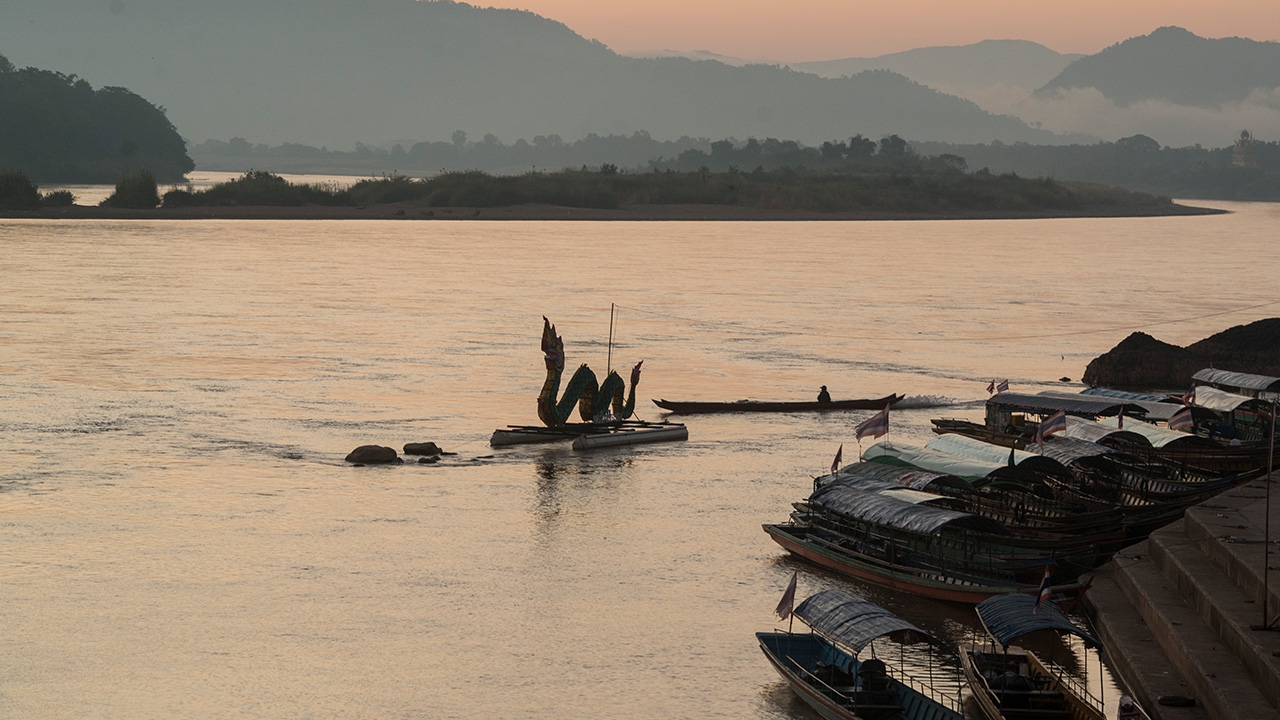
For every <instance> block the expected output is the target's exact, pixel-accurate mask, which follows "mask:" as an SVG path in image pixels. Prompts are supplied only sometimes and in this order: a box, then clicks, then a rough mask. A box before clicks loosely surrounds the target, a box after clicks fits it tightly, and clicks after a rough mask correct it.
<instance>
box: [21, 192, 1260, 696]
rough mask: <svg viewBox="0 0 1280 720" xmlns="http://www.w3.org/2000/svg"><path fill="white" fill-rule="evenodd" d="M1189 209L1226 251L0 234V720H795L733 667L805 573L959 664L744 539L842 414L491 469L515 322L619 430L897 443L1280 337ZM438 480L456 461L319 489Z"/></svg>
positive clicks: (965, 613)
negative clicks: (604, 386) (629, 398)
mask: <svg viewBox="0 0 1280 720" xmlns="http://www.w3.org/2000/svg"><path fill="white" fill-rule="evenodd" d="M1213 205H1215V206H1219V207H1225V208H1228V209H1230V210H1232V211H1233V212H1232V213H1231V214H1226V215H1216V216H1203V217H1183V218H1145V219H1105V220H1102V219H1099V220H1091V219H1073V220H1018V221H930V222H858V223H843V222H830V223H821V222H819V223H802V222H767V223H717V222H704V223H679V222H668V223H593V222H568V223H557V222H541V223H521V222H506V223H502V222H483V221H466V222H448V223H446V222H430V221H426V222H403V221H401V222H367V221H268V222H257V221H149V222H132V221H78V222H65V221H40V220H27V221H23V220H0V251H2V252H0V279H2V284H0V288H2V292H0V438H3V443H0V519H2V521H3V526H4V550H3V555H2V558H3V559H2V561H0V608H3V614H4V618H5V622H4V626H5V632H3V633H0V715H4V716H6V717H22V718H30V719H40V718H166V719H172V718H208V717H219V718H264V719H265V718H308V717H315V718H327V719H328V718H490V717H528V718H565V719H569V718H584V719H585V718H593V719H594V718H602V717H607V718H654V719H662V720H666V719H669V718H719V717H723V718H811V717H814V716H813V715H812V714H810V713H809V712H808V710H807V709H805V708H804V706H803V705H802V704H801V703H799V701H797V700H795V699H794V698H793V697H792V695H791V694H790V692H789V691H788V690H787V688H786V686H785V685H783V684H782V682H781V681H780V680H779V679H778V678H777V676H776V675H775V674H774V672H773V670H772V669H771V668H770V667H769V665H768V663H767V662H766V661H765V659H764V657H763V656H762V655H761V653H760V651H759V648H758V647H757V646H756V643H755V639H754V637H753V633H754V632H755V631H757V630H767V629H770V628H771V627H774V624H775V621H774V618H773V616H772V610H773V608H774V606H775V605H776V604H777V601H778V598H779V596H780V594H781V592H782V590H783V588H784V587H785V585H786V583H787V580H788V579H789V578H790V576H791V574H792V572H793V571H794V570H799V578H800V582H799V595H800V596H801V597H804V596H807V595H809V594H811V593H813V592H816V591H818V590H820V589H823V588H826V587H845V588H847V589H852V590H855V591H861V592H866V593H867V594H868V595H870V596H871V597H872V598H873V599H874V600H876V601H878V602H881V603H883V604H886V605H888V606H890V607H891V608H893V609H895V610H897V611H899V612H901V613H902V614H904V615H906V616H908V617H909V618H911V619H914V620H916V621H918V622H920V623H922V624H924V625H925V626H927V627H928V628H929V629H931V630H934V631H935V632H937V633H939V634H942V635H944V636H946V637H948V638H950V639H953V640H962V639H964V638H967V637H972V636H973V633H974V625H973V621H972V617H971V616H972V612H971V611H970V610H967V609H964V608H957V607H952V606H949V605H944V604H938V603H933V602H929V601H924V600H920V599H915V598H910V597H905V596H901V595H898V594H895V593H891V592H887V591H879V590H876V589H874V588H868V587H867V586H863V585H860V584H858V583H856V582H853V581H847V580H842V579H841V578H839V577H837V576H835V575H833V574H830V573H827V572H825V571H821V570H818V569H816V568H814V567H812V566H809V565H806V564H804V563H801V562H798V561H794V560H791V559H789V558H787V557H786V556H785V554H784V552H783V551H782V550H781V549H780V548H778V547H777V546H776V545H774V544H773V543H772V542H771V541H770V540H769V538H768V537H767V536H766V535H765V534H764V533H763V532H762V531H761V529H760V525H761V523H765V522H778V521H782V520H785V518H786V517H787V514H788V512H789V511H790V503H791V502H793V501H795V500H799V499H802V498H803V497H804V496H805V495H806V494H807V492H808V491H809V490H810V489H811V485H812V477H813V476H814V475H818V474H821V473H823V472H825V471H826V469H827V468H828V467H829V466H830V464H831V460H832V458H833V456H834V454H835V452H836V450H837V448H838V447H840V446H843V448H844V458H845V460H846V462H848V461H851V459H852V458H853V457H854V456H856V454H857V450H858V447H859V446H858V443H857V441H856V440H855V439H854V436H853V426H854V425H855V424H856V423H857V422H859V421H861V420H863V419H865V418H866V417H867V416H869V415H870V413H869V412H849V413H832V414H824V415H820V414H798V415H775V416H769V415H761V416H749V415H740V416H719V417H717V416H696V417H690V418H688V419H687V423H688V425H689V440H688V442H683V443H671V444H662V445H650V446H641V447H635V448H628V449H616V450H599V451H593V452H589V453H577V452H574V451H572V450H571V449H570V448H569V447H567V446H563V445H554V446H537V447H528V446H526V447H517V448H509V449H492V448H490V447H489V446H488V442H487V440H488V437H489V435H490V433H491V432H492V431H493V429H495V428H498V427H503V426H505V425H507V424H533V423H536V422H537V416H536V414H535V405H534V398H535V396H536V395H537V393H538V391H539V389H540V387H541V385H542V382H543V379H544V376H545V370H544V367H543V362H542V353H541V351H540V349H539V340H540V335H541V331H542V316H544V315H545V316H547V317H548V318H550V319H551V320H552V321H553V322H554V323H555V324H556V326H557V328H558V330H559V331H560V333H561V335H562V336H563V337H564V341H565V351H566V355H567V368H568V371H569V372H571V371H572V370H573V369H574V368H576V366H577V365H578V364H580V363H583V362H586V363H589V364H590V365H591V366H592V367H593V368H595V369H596V370H597V371H599V370H601V369H603V368H604V367H605V366H606V364H607V363H609V362H610V360H611V361H612V366H613V367H614V368H618V369H622V370H623V374H624V376H625V375H626V374H627V373H626V370H628V369H629V368H630V367H631V366H632V365H633V364H634V363H636V362H638V361H640V360H643V361H644V370H643V375H642V378H641V382H640V388H639V392H638V402H637V408H638V410H637V413H638V415H639V416H640V417H641V418H643V419H650V420H656V419H660V418H661V417H663V415H662V414H661V413H660V412H659V411H658V410H657V408H655V407H654V406H653V405H652V403H651V402H650V398H667V399H673V400H681V399H723V400H735V399H739V398H748V397H749V398H757V399H809V398H812V397H814V396H816V394H817V391H818V386H819V385H826V386H828V388H829V389H830V391H831V394H832V395H833V397H835V398H836V399H840V398H849V397H878V396H880V395H885V394H888V393H891V392H897V393H902V394H905V395H907V396H908V399H907V400H906V401H905V402H904V403H903V405H902V406H901V407H899V408H897V409H895V410H894V411H893V412H892V413H891V417H890V435H889V437H890V439H893V440H895V441H899V442H908V443H923V442H925V441H926V440H928V439H929V437H930V431H929V427H930V426H929V419H930V418H931V417H940V416H944V417H969V418H974V419H977V418H980V417H981V414H982V404H983V401H984V400H985V398H986V397H987V393H986V386H987V384H988V382H990V381H991V380H993V379H995V380H1000V379H1006V378H1007V379H1008V380H1009V383H1010V385H1011V387H1012V389H1014V390H1020V391H1033V392H1034V391H1039V390H1042V389H1046V388H1051V387H1070V388H1079V387H1080V386H1079V380H1080V377H1081V375H1082V374H1083V372H1084V368H1085V366H1086V365H1087V363H1088V362H1089V360H1090V359H1092V358H1093V357H1095V356H1097V355H1099V354H1101V353H1103V352H1105V351H1106V350H1108V349H1109V348H1111V347H1112V346H1114V345H1115V344H1116V343H1117V342H1119V341H1120V340H1121V339H1123V338H1124V337H1125V336H1127V335H1128V334H1129V333H1130V332H1133V331H1136V330H1142V331H1145V332H1148V333H1150V334H1152V335H1154V336H1155V337H1157V338H1159V339H1161V340H1165V341H1167V342H1172V343H1175V344H1179V345H1185V344H1187V343H1190V342H1194V341H1196V340H1199V339H1201V338H1203V337H1206V336H1208V335H1211V334H1213V333H1215V332H1218V331H1220V330H1222V329H1225V328H1226V327H1229V326H1232V325H1237V324H1242V323H1246V322H1250V321H1253V320H1257V319H1260V318H1264V317H1270V316H1274V315H1276V314H1277V311H1280V295H1277V292H1276V289H1275V284H1276V280H1275V279H1276V278H1277V277H1280V253H1277V252H1276V251H1275V239H1276V238H1277V237H1278V236H1280V206H1277V205H1265V204H1228V203H1213ZM611 304H615V305H616V306H617V308H618V311H617V322H616V326H615V328H614V334H615V340H614V343H613V347H612V353H611V354H610V350H609V347H608V337H609V325H610V323H609V320H610V306H611ZM1064 377H1065V378H1069V379H1070V380H1071V381H1072V382H1069V383H1065V382H1061V381H1060V378H1064ZM428 440H430V441H435V442H437V443H439V444H440V445H441V446H443V447H444V449H446V450H449V451H453V452H456V453H457V455H454V456H448V457H446V458H444V460H443V461H442V462H441V463H439V464H436V465H424V464H417V463H415V462H410V463H407V464H404V465H400V466H394V467H367V468H355V467H351V466H349V465H348V464H346V463H345V462H344V461H343V458H344V456H345V455H346V454H347V453H348V452H349V451H350V450H351V449H353V448H355V447H356V446H358V445H364V444H370V443H376V444H381V445H390V446H393V447H396V448H397V449H399V448H400V446H401V445H403V444H404V443H407V442H418V441H428ZM865 444H866V443H864V445H865ZM410 460H412V458H410ZM1095 672H1096V667H1095ZM1113 691H1114V689H1113V690H1112V691H1109V692H1113Z"/></svg>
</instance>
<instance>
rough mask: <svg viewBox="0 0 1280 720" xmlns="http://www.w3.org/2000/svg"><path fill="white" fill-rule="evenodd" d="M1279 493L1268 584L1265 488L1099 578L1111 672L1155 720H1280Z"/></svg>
mask: <svg viewBox="0 0 1280 720" xmlns="http://www.w3.org/2000/svg"><path fill="white" fill-rule="evenodd" d="M1275 477H1276V479H1277V480H1280V472H1277V473H1276V474H1275ZM1272 492H1273V493H1274V494H1276V496H1275V497H1273V498H1271V500H1272V504H1273V507H1272V508H1271V526H1270V529H1271V533H1272V544H1271V550H1270V552H1269V553H1267V559H1268V560H1269V562H1270V565H1271V568H1272V572H1271V573H1270V576H1269V577H1266V578H1264V571H1263V568H1264V548H1265V547H1266V544H1267V537H1266V534H1265V533H1266V527H1267V522H1266V520H1267V510H1268V508H1267V481H1266V480H1265V479H1259V480H1256V481H1254V482H1251V483H1249V484H1247V485H1243V486H1241V487H1239V488H1236V489H1234V490H1232V491H1230V492H1228V493H1224V494H1223V495H1220V496H1218V497H1216V498H1214V499H1212V500H1209V501H1206V502H1205V503H1203V504H1201V505H1199V506H1196V507H1194V508H1191V509H1189V510H1188V511H1187V513H1186V515H1185V517H1184V518H1183V519H1182V520H1179V521H1178V522H1176V523H1174V524H1172V525H1169V526H1167V527H1165V528H1162V529H1160V530H1157V531H1156V532H1154V533H1152V534H1151V536H1150V537H1149V538H1148V539H1147V540H1146V541H1144V542H1142V543H1139V544H1137V545H1133V546H1131V547H1129V548H1126V549H1124V550H1121V551H1120V552H1119V553H1117V554H1116V556H1115V559H1113V560H1112V561H1111V562H1109V563H1107V564H1106V565H1104V566H1103V567H1102V568H1101V569H1100V570H1099V571H1098V573H1097V574H1096V576H1095V577H1094V581H1093V587H1092V588H1091V589H1090V590H1089V592H1088V593H1087V594H1086V595H1085V606H1086V610H1087V611H1088V612H1089V613H1090V614H1091V615H1092V617H1093V621H1094V625H1095V627H1096V628H1097V631H1098V633H1099V635H1100V638H1099V639H1100V640H1102V642H1103V644H1104V646H1105V648H1106V650H1105V652H1106V653H1107V657H1108V659H1109V660H1110V662H1111V666H1112V668H1113V669H1115V671H1116V673H1117V674H1118V675H1119V677H1120V679H1121V681H1122V682H1123V683H1124V685H1125V686H1126V687H1128V688H1129V690H1130V691H1131V692H1132V693H1133V695H1134V696H1135V697H1136V698H1137V699H1138V701H1139V703H1141V704H1142V705H1143V707H1144V708H1146V709H1147V712H1148V713H1150V714H1151V716H1152V718H1154V719H1156V720H1200V719H1201V718H1208V719H1209V720H1236V719H1238V720H1257V719H1259V718H1276V717H1280V587H1278V586H1280V547H1277V545H1276V544H1275V542H1274V537H1275V536H1277V535H1280V487H1272ZM1264 588H1266V593H1265V594H1266V607H1267V613H1268V614H1267V617H1268V619H1269V622H1267V623H1264V621H1263V604H1264ZM1268 625H1270V628H1269V629H1264V628H1266V627H1267V626H1268ZM1161 697H1164V698H1166V703H1168V702H1171V701H1175V700H1176V699H1177V698H1193V699H1194V700H1195V704H1194V706H1191V707H1177V706H1173V705H1170V704H1161V703H1160V698H1161Z"/></svg>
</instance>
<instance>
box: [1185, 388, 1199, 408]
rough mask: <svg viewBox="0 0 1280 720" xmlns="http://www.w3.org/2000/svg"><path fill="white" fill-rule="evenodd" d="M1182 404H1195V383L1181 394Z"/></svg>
mask: <svg viewBox="0 0 1280 720" xmlns="http://www.w3.org/2000/svg"><path fill="white" fill-rule="evenodd" d="M1182 404H1183V405H1195V404H1196V386H1195V385H1192V386H1191V389H1190V390H1188V391H1187V392H1186V394H1185V395H1183V396H1182Z"/></svg>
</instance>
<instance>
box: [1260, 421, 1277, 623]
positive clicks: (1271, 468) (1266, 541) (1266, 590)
mask: <svg viewBox="0 0 1280 720" xmlns="http://www.w3.org/2000/svg"><path fill="white" fill-rule="evenodd" d="M1275 459H1276V401H1275V400H1272V401H1271V443H1270V448H1269V449H1268V450H1267V501H1266V513H1267V519H1266V522H1264V523H1263V527H1264V529H1263V531H1262V534H1263V543H1262V629H1263V630H1273V629H1274V628H1273V627H1272V626H1271V618H1270V617H1269V615H1270V608H1269V605H1270V601H1271V586H1270V583H1269V582H1268V581H1269V580H1270V579H1271V560H1270V557H1271V485H1272V483H1273V482H1275V478H1273V477H1272V474H1273V473H1274V472H1275Z"/></svg>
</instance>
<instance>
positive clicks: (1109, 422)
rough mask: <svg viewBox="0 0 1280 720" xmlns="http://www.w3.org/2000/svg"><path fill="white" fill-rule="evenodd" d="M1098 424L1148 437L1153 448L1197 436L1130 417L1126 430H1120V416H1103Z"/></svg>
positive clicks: (1126, 422) (1126, 423)
mask: <svg viewBox="0 0 1280 720" xmlns="http://www.w3.org/2000/svg"><path fill="white" fill-rule="evenodd" d="M1098 424H1099V425H1101V426H1102V427H1105V428H1110V429H1111V430H1112V431H1114V432H1131V433H1135V434H1137V435H1141V436H1142V437H1144V438H1146V439H1147V442H1149V443H1151V447H1153V448H1162V447H1164V446H1166V445H1168V444H1170V443H1173V442H1177V441H1178V440H1191V439H1194V438H1195V437H1196V436H1195V435H1192V434H1191V433H1187V432H1182V431H1181V430H1170V429H1169V428H1165V427H1160V426H1159V425H1152V424H1151V423H1149V422H1142V421H1141V420H1136V419H1132V418H1131V419H1128V420H1125V421H1124V430H1120V428H1119V427H1117V426H1118V425H1119V418H1103V419H1101V420H1099V421H1098Z"/></svg>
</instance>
